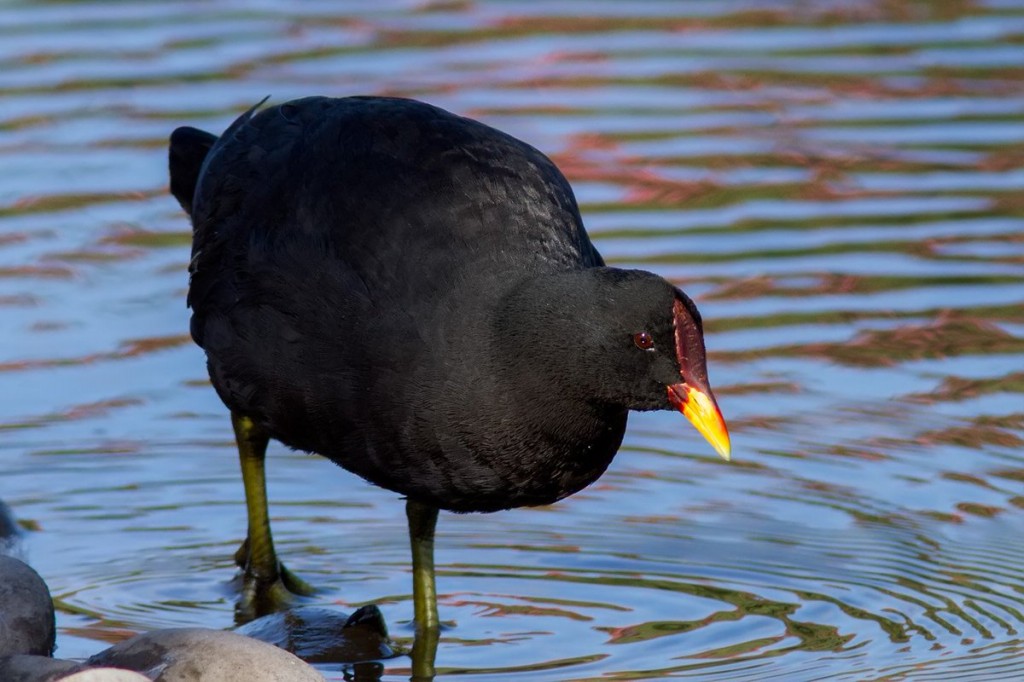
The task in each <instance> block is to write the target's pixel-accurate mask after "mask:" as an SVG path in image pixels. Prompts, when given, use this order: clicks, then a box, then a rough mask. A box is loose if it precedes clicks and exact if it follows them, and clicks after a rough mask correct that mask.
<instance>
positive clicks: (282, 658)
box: [88, 628, 324, 682]
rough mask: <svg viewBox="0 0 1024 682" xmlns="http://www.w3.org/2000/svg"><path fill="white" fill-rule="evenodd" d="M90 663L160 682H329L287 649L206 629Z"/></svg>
mask: <svg viewBox="0 0 1024 682" xmlns="http://www.w3.org/2000/svg"><path fill="white" fill-rule="evenodd" d="M88 664H89V665H95V666H112V667H117V668H125V669H128V670H134V671H137V672H140V673H142V674H143V675H146V676H148V677H150V678H152V679H153V680H155V682H324V677H323V676H322V675H321V674H320V673H319V672H317V671H316V670H315V669H314V668H312V667H311V666H309V665H307V664H306V663H304V662H303V661H302V660H300V659H299V658H297V657H295V656H294V655H292V654H290V653H288V652H287V651H282V650H281V649H278V648H277V647H275V646H271V645H269V644H266V643H264V642H260V641H257V640H255V639H251V638H249V637H245V636H243V635H239V634H236V633H233V632H224V631H222V630H208V629H205V628H181V629H170V630H156V631H154V632H148V633H145V634H142V635H137V636H135V637H132V638H131V639H129V640H126V641H124V642H121V643H119V644H115V645H114V646H112V647H110V648H109V649H106V650H105V651H102V652H100V653H98V654H96V655H95V656H93V657H92V658H90V659H89V661H88Z"/></svg>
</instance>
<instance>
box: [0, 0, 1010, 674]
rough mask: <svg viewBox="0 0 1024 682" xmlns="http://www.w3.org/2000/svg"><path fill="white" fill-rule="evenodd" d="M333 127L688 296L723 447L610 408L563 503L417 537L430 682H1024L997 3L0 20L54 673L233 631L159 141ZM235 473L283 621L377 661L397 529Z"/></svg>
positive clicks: (405, 7)
mask: <svg viewBox="0 0 1024 682" xmlns="http://www.w3.org/2000/svg"><path fill="white" fill-rule="evenodd" d="M366 93H373V94H391V95H403V96H412V97H418V98H421V99H425V100H428V101H430V102H432V103H434V104H437V105H440V106H443V107H445V108H448V109H452V110H454V111H457V112H460V113H463V114H467V115H471V116H474V117H477V118H480V119H482V120H484V121H486V122H488V123H490V124H493V125H495V126H498V127H500V128H502V129H505V130H507V131H509V132H511V133H512V134H514V135H516V136H518V137H521V138H523V139H525V140H527V141H529V142H531V143H532V144H534V145H535V146H537V147H539V148H541V149H542V150H543V151H545V152H546V153H548V154H549V155H551V156H552V157H553V158H554V159H555V160H556V162H557V163H558V164H559V165H560V166H561V167H562V168H563V170H564V171H565V172H566V174H567V175H568V176H569V177H570V179H571V180H572V182H573V184H574V187H575V188H576V191H577V195H578V198H579V200H580V203H581V207H582V210H583V213H584V217H585V220H586V223H587V225H588V228H589V230H590V231H591V234H592V235H593V236H594V239H595V241H596V243H597V245H598V248H600V249H601V250H602V252H603V253H604V254H605V256H606V257H607V258H608V260H610V261H611V262H613V263H615V264H616V265H621V266H628V267H643V268H646V269H650V270H653V271H656V272H658V273H661V274H663V275H665V276H667V277H670V278H672V279H673V280H674V281H676V282H677V283H678V284H679V285H680V286H682V287H683V288H684V289H685V290H686V291H687V292H688V293H689V294H690V295H692V296H693V297H694V298H695V299H697V301H698V304H699V306H700V308H701V310H702V312H703V314H704V317H705V319H706V320H707V323H706V326H707V331H708V334H707V345H708V348H709V350H710V352H711V368H710V372H711V378H712V382H713V384H714V386H715V387H716V393H717V394H718V396H719V402H720V404H721V406H722V409H723V411H724V412H725V414H726V416H727V418H728V419H729V422H730V426H731V430H732V434H733V446H734V462H733V463H731V464H727V463H724V462H722V461H719V460H718V459H717V457H716V456H715V455H714V453H713V451H711V449H710V448H709V447H708V446H707V445H706V443H704V442H703V441H702V440H701V439H700V437H699V436H698V435H697V434H696V433H695V432H693V430H692V429H690V428H689V426H688V425H687V424H686V423H685V421H684V420H683V419H681V418H680V416H679V415H676V414H671V413H668V412H665V413H658V414H644V415H636V416H635V417H634V418H632V419H631V425H630V430H629V433H628V434H627V437H626V441H625V444H624V446H623V449H622V451H621V453H620V455H619V457H618V458H617V459H616V461H615V463H614V465H613V467H612V469H611V470H610V471H609V472H608V474H607V475H606V476H605V477H604V478H603V479H602V480H601V481H600V482H599V483H598V484H596V485H595V486H593V487H591V488H590V489H588V490H586V491H584V492H583V493H581V494H579V495H577V496H575V497H574V498H572V499H570V500H568V501H566V502H563V503H561V504H559V505H557V506H554V507H550V508H542V509H528V510H518V511H513V512H508V513H502V514H494V515H486V516H481V515H472V516H454V515H450V514H449V515H442V517H441V521H440V525H439V536H438V547H437V561H438V565H439V585H438V587H439V591H440V593H441V614H442V618H443V619H445V620H447V621H449V622H450V624H451V625H452V627H451V628H450V629H448V630H447V631H446V632H445V633H444V638H443V640H442V642H441V645H440V649H439V652H438V658H437V665H438V669H439V672H440V675H441V679H455V678H459V679H465V680H513V679H516V680H531V681H545V680H552V681H556V680H557V681H567V680H595V679H611V680H638V679H673V678H697V679H708V680H714V679H722V680H769V679H779V680H814V679H825V678H828V679H849V680H903V679H914V680H947V679H953V678H956V677H961V678H970V679H1016V678H1019V677H1024V543H1022V541H1021V538H1022V537H1024V454H1022V445H1024V395H1022V394H1024V200H1022V198H1021V197H1022V196H1024V193H1022V189H1024V116H1022V114H1024V5H1022V4H1021V3H1019V2H1014V1H1012V0H996V1H990V2H983V1H979V2H939V1H938V0H935V1H932V2H926V1H916V2H904V3H889V2H882V1H880V0H879V1H877V2H874V1H867V0H864V1H855V0H850V1H842V2H840V1H836V2H818V3H805V2H797V1H796V0H794V1H792V2H783V1H776V2H770V3H769V2H756V3H755V2H743V1H738V0H737V1H727V2H719V1H715V2H711V1H710V0H707V1H703V0H698V1H694V2H686V3H679V2H657V1H647V2H630V3H623V2H596V1H594V0H589V1H588V2H575V1H570V0H562V1H559V2H545V3H526V2H522V3H516V2H375V3H355V2H351V3H326V2H307V3H303V4H301V5H295V6H293V5H282V4H280V3H271V2H247V3H242V2H221V3H216V4H204V3H198V2H194V3H189V2H174V1H171V2H151V3H139V4H137V5H130V4H109V3H90V2H81V3H78V2H76V3H62V2H61V3H27V2H26V3H20V2H8V3H4V4H2V5H0V166H2V168H3V174H2V179H0V335H2V338H3V343H2V344H0V473H2V476H0V498H2V499H5V500H6V501H7V502H8V503H9V504H10V505H11V506H12V507H13V508H14V510H15V512H16V513H17V514H18V515H19V516H20V517H21V519H22V520H23V522H24V523H25V525H26V526H28V527H29V528H31V530H30V532H28V533H27V535H26V538H25V541H24V543H23V551H24V552H25V553H26V555H27V556H28V557H29V559H30V560H31V561H32V563H33V564H34V565H35V566H36V568H37V569H38V570H39V571H40V572H41V573H42V574H43V576H44V577H45V578H46V579H47V581H48V582H49V584H50V586H51V589H52V591H53V593H54V595H55V597H56V599H57V603H58V626H59V636H58V643H59V651H58V655H60V656H63V657H69V658H81V657H86V656H88V655H91V654H92V653H95V652H96V651H98V650H100V649H101V648H103V647H105V646H106V645H107V644H108V643H110V642H116V641H120V640H121V639H124V638H125V637H128V636H130V635H131V634H133V633H136V632H141V631H145V630H149V629H153V628H159V627H170V626H182V625H204V626H208V627H214V628H224V627H229V626H231V624H232V609H233V602H234V592H233V590H232V587H231V585H230V579H231V577H232V575H233V573H234V570H233V564H232V559H231V557H232V554H233V552H234V549H235V548H236V546H237V543H238V542H239V540H240V538H241V537H242V535H243V534H244V532H245V518H244V507H243V503H242V488H241V483H240V480H239V476H238V472H237V461H236V457H235V453H234V449H233V443H232V439H231V430H230V424H229V421H228V419H227V414H226V411H225V409H224V407H223V406H222V405H221V404H220V402H219V401H218V399H217V398H216V396H215V394H214V392H213V390H212V389H211V388H210V387H209V385H208V381H207V379H206V376H205V370H204V364H203V357H202V354H201V351H199V350H198V349H197V348H196V347H194V346H193V345H192V344H191V342H190V340H189V339H188V338H187V329H188V311H187V310H186V309H185V306H184V290H185V287H186V275H185V268H186V266H187V262H188V258H189V253H188V251H189V247H188V244H189V232H188V225H187V222H186V219H185V218H184V216H183V215H182V214H181V212H180V210H179V209H178V207H177V205H176V204H175V202H174V200H173V199H171V198H170V197H169V196H168V194H167V191H166V184H167V178H166V170H165V163H166V162H165V153H166V152H165V144H166V137H167V135H168V133H169V131H170V130H171V129H173V128H174V127H175V126H177V125H181V124H190V125H195V126H199V127H203V128H206V129H209V130H213V131H220V130H223V128H224V127H226V125H227V124H228V123H229V122H230V121H231V120H232V119H233V118H234V117H235V116H236V115H237V114H238V113H239V112H241V111H243V110H244V109H246V108H248V107H249V106H251V105H252V104H253V103H255V102H257V101H259V100H260V99H262V98H263V97H264V96H265V95H268V94H269V95H271V96H272V97H273V101H275V102H280V101H283V100H286V99H288V98H291V97H297V96H302V95H307V94H331V95H345V94H366ZM268 467H269V471H270V480H269V487H270V498H271V507H272V514H273V517H274V518H273V521H274V527H275V533H276V536H277V539H278V543H279V550H280V551H281V553H282V555H283V556H284V557H285V558H286V560H287V562H288V563H289V565H290V567H291V568H293V569H294V570H296V571H297V572H299V573H300V574H302V575H303V576H304V577H306V578H307V579H309V580H311V581H313V582H315V583H316V584H317V585H318V586H319V587H321V589H322V591H321V593H320V594H319V595H318V597H317V598H316V599H315V600H314V603H318V604H323V605H335V606H337V607H338V608H343V609H351V608H352V607H354V606H356V605H361V604H365V603H378V604H380V605H381V608H382V610H383V611H384V615H385V616H386V618H387V620H388V622H389V623H390V624H391V628H392V632H393V634H394V635H395V636H396V637H398V638H406V639H407V638H409V637H410V636H411V628H410V625H409V620H410V619H411V616H412V605H411V600H410V589H411V582H410V576H409V557H408V549H407V546H406V535H405V516H404V512H403V506H402V504H401V503H400V501H399V500H398V499H397V498H396V496H395V495H393V494H391V493H388V492H385V491H381V490H378V489H375V488H373V487H371V486H369V485H367V484H365V483H363V482H362V481H360V480H359V479H357V478H355V477H354V476H352V475H349V474H346V473H345V472H343V471H341V470H339V469H337V468H336V467H334V465H332V464H330V463H329V462H327V461H326V460H322V459H320V458H316V457H312V456H308V455H303V454H298V453H293V452H290V451H288V450H286V449H285V448H283V447H281V446H273V447H272V450H271V453H270V455H269V463H268ZM385 667H386V673H385V679H387V680H401V679H405V678H407V676H408V660H407V659H404V658H399V659H394V660H390V661H386V662H385ZM323 670H324V672H325V674H327V675H328V676H329V677H331V678H332V679H341V678H342V672H341V670H340V668H339V667H338V666H324V667H323Z"/></svg>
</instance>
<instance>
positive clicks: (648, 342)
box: [633, 332, 654, 350]
mask: <svg viewBox="0 0 1024 682" xmlns="http://www.w3.org/2000/svg"><path fill="white" fill-rule="evenodd" d="M633 343H635V344H636V347H637V348H639V349H640V350H651V349H652V348H654V339H652V338H651V335H650V334H648V333H647V332H640V333H639V334H633Z"/></svg>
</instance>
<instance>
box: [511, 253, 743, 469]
mask: <svg viewBox="0 0 1024 682" xmlns="http://www.w3.org/2000/svg"><path fill="white" fill-rule="evenodd" d="M545 279H547V280H548V281H547V282H544V283H542V284H540V285H538V286H531V287H528V288H527V289H526V290H525V291H524V293H525V295H526V296H527V301H525V302H524V303H525V309H526V310H529V316H530V317H529V321H528V323H527V324H528V326H529V328H530V329H532V330H535V331H534V332H531V333H530V337H531V338H529V339H528V340H527V339H524V340H526V341H527V343H528V344H529V345H530V346H531V347H532V348H533V350H534V352H533V353H531V356H532V357H530V358H529V360H528V361H532V362H534V365H533V367H534V371H537V372H544V373H549V374H552V375H554V376H556V377H557V378H558V381H557V382H556V383H557V384H558V385H562V386H564V385H572V386H574V387H575V388H574V389H573V390H575V391H576V392H577V393H578V394H579V397H584V398H586V399H589V400H596V401H600V402H603V403H606V404H609V405H616V406H620V407H623V408H626V409H630V410H660V409H675V410H678V411H680V412H682V413H683V415H685V416H686V418H687V419H689V420H690V423H692V424H693V426H694V427H696V429H697V430H698V431H699V432H700V433H701V435H703V436H704V437H705V438H706V439H707V440H708V442H709V443H710V444H711V445H712V447H714V448H715V450H716V451H717V452H718V453H719V454H720V455H721V456H722V457H724V458H725V459H729V454H730V443H729V431H728V428H727V427H726V425H725V420H724V419H723V418H722V413H721V411H720V410H719V409H718V405H717V403H716V402H715V396H714V394H713V393H712V392H711V386H710V384H709V383H708V371H707V360H706V357H705V351H704V330H703V326H702V323H701V317H700V313H699V312H698V311H697V308H696V306H695V305H694V304H693V301H691V300H690V299H689V298H688V297H687V296H686V294H684V293H683V292H682V291H680V290H679V289H677V288H676V287H674V286H673V285H672V284H670V283H669V282H667V281H666V280H665V279H663V278H661V277H659V276H657V275H654V274H651V273H649V272H644V271H640V270H621V269H617V268H591V269H587V270H582V271H576V272H573V273H567V274H564V275H560V276H556V277H554V278H545ZM519 333H522V328H521V327H519V329H518V332H513V334H515V335H518V334H519Z"/></svg>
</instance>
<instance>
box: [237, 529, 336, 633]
mask: <svg viewBox="0 0 1024 682" xmlns="http://www.w3.org/2000/svg"><path fill="white" fill-rule="evenodd" d="M235 563H237V564H238V565H239V567H240V568H241V569H242V575H241V576H240V578H241V582H242V585H241V590H240V594H239V597H238V603H237V604H236V605H235V621H236V622H237V623H239V624H242V623H248V622H249V621H251V620H253V619H255V618H259V617H261V616H265V615H267V614H269V613H274V612H276V611H283V610H284V609H287V608H288V607H289V606H291V605H293V604H294V603H295V598H296V597H308V596H311V595H313V594H314V593H315V592H316V590H315V589H314V588H313V586H312V585H310V584H309V583H307V582H306V581H305V580H303V579H302V578H300V577H299V576H297V575H295V574H294V573H292V572H291V571H290V570H288V568H287V567H285V565H284V564H282V563H281V562H280V561H277V560H276V557H275V558H274V561H273V563H272V564H271V566H270V567H269V568H268V567H257V566H255V565H253V563H252V561H251V560H250V557H249V541H248V540H246V541H245V542H243V543H242V546H241V547H239V548H238V551H237V552H235Z"/></svg>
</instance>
